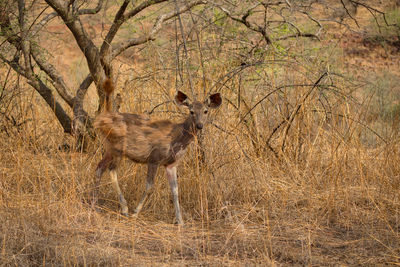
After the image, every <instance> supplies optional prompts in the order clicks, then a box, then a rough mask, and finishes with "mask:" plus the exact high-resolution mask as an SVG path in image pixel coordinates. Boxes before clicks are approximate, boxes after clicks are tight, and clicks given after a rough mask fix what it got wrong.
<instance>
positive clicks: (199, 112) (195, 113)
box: [175, 91, 222, 130]
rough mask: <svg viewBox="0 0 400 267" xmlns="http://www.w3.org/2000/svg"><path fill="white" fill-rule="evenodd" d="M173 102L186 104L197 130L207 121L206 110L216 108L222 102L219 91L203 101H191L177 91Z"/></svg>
mask: <svg viewBox="0 0 400 267" xmlns="http://www.w3.org/2000/svg"><path fill="white" fill-rule="evenodd" d="M175 102H176V103H177V104H178V105H182V106H186V107H188V108H189V111H190V117H191V119H192V122H193V124H194V125H195V126H196V128H197V129H198V130H201V129H203V126H204V124H205V123H206V121H207V117H208V110H209V109H215V108H218V107H219V106H220V105H221V103H222V98H221V95H220V93H216V94H212V95H210V96H209V97H208V98H207V99H206V100H205V101H204V102H199V101H193V102H191V101H190V100H189V98H188V97H187V95H186V94H184V93H182V92H181V91H178V93H177V94H176V96H175Z"/></svg>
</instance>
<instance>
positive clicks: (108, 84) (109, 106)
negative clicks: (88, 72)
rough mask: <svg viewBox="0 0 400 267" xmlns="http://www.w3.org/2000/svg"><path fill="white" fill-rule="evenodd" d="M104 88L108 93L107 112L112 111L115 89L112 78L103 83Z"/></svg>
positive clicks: (105, 104) (106, 99)
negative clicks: (112, 96) (112, 98)
mask: <svg viewBox="0 0 400 267" xmlns="http://www.w3.org/2000/svg"><path fill="white" fill-rule="evenodd" d="M103 89H104V92H105V93H106V98H105V100H104V102H105V103H104V108H105V111H106V112H111V110H112V103H111V99H110V98H111V97H110V96H111V94H112V92H113V91H114V83H113V82H112V81H111V79H110V78H107V79H106V80H105V81H104V83H103Z"/></svg>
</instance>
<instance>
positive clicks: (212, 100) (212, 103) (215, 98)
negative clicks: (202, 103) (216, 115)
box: [206, 93, 222, 108]
mask: <svg viewBox="0 0 400 267" xmlns="http://www.w3.org/2000/svg"><path fill="white" fill-rule="evenodd" d="M221 103H222V98H221V94H220V93H216V94H212V95H210V97H209V98H208V99H207V101H206V104H207V106H208V107H209V108H217V107H219V106H220V105H221Z"/></svg>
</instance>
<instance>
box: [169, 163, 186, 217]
mask: <svg viewBox="0 0 400 267" xmlns="http://www.w3.org/2000/svg"><path fill="white" fill-rule="evenodd" d="M166 171H167V178H168V182H169V186H170V187H171V192H172V196H173V198H174V207H175V217H176V220H177V222H178V224H180V225H183V220H182V214H181V208H180V206H179V197H178V181H177V179H176V166H167V167H166Z"/></svg>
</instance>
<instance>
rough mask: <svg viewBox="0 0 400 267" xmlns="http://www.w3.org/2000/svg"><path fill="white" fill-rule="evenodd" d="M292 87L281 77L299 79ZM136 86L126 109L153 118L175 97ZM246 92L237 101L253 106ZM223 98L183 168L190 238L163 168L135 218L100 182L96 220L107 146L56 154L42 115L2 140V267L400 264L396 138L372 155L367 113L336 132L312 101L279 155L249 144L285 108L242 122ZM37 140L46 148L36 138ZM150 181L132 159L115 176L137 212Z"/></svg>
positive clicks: (339, 123)
mask: <svg viewBox="0 0 400 267" xmlns="http://www.w3.org/2000/svg"><path fill="white" fill-rule="evenodd" d="M287 73H289V72H287ZM290 76H291V74H288V75H287V76H286V77H282V76H281V77H280V78H279V79H281V80H280V81H283V80H285V79H289V80H290V79H291V80H292V81H293V79H299V78H298V77H297V78H293V77H290ZM280 81H277V83H279V82H280ZM296 82H298V83H302V82H303V81H302V80H297V81H296ZM136 86H138V85H137V84H136V83H135V82H132V83H131V85H129V86H127V87H126V88H124V91H123V92H122V93H123V94H124V95H125V97H124V106H123V107H122V109H125V110H130V111H132V112H134V111H140V110H141V111H144V110H149V109H150V108H151V107H152V106H154V105H153V104H154V103H161V102H163V101H165V100H166V98H168V97H172V95H173V91H174V89H173V88H172V89H171V90H170V91H168V92H166V93H165V94H162V93H157V91H152V90H151V89H150V88H151V86H150V85H146V84H144V85H143V84H142V86H147V87H143V88H147V89H146V90H137V89H135V88H137V87H136ZM120 88H122V86H121V87H120ZM309 89H310V87H301V88H297V89H296V90H288V91H286V92H285V94H286V95H285V97H286V98H287V99H290V100H294V102H292V103H296V99H297V100H298V99H301V96H303V95H304V94H305V93H306V91H307V90H309ZM197 90H199V91H201V90H202V88H201V87H200V86H198V88H197ZM254 90H255V91H256V94H255V95H256V96H257V97H258V96H259V95H257V90H260V91H259V93H261V92H264V89H262V88H260V89H257V88H254ZM250 93H251V92H249V91H247V92H244V93H243V95H242V98H244V99H245V100H247V101H249V102H251V101H253V103H254V102H255V99H253V95H251V94H250ZM249 94H250V95H249ZM223 95H224V98H225V102H224V105H223V107H222V108H221V109H220V110H218V111H216V112H215V113H213V114H212V115H211V116H212V118H213V122H212V123H213V124H209V125H208V126H207V128H206V129H205V130H204V134H203V137H204V138H203V140H202V146H203V147H204V149H205V161H204V162H201V161H200V160H199V155H198V153H199V150H198V149H197V147H198V144H199V143H198V141H196V142H195V144H194V145H192V146H191V149H190V151H189V153H188V154H187V155H186V156H185V158H184V159H183V161H182V163H181V164H180V166H179V167H178V176H179V189H180V201H181V206H182V208H183V216H184V220H185V222H186V226H185V227H183V228H179V227H177V226H174V225H173V224H172V222H173V218H174V215H173V205H172V203H171V198H170V192H169V188H168V185H167V183H166V179H165V178H164V175H165V174H164V170H162V169H160V170H159V173H158V175H157V180H156V185H155V191H154V194H153V195H152V196H151V197H150V199H149V201H148V203H147V205H146V206H145V209H144V211H143V213H141V214H140V216H139V217H138V218H129V219H125V218H122V217H120V215H119V207H118V202H117V199H116V195H115V192H114V191H113V189H112V186H110V182H109V179H108V175H105V176H104V177H103V179H102V185H101V188H100V201H99V206H98V209H97V210H94V209H92V208H91V206H90V205H89V203H88V199H89V195H90V194H89V193H90V191H91V189H92V183H93V176H94V169H95V167H96V164H97V162H98V161H99V160H100V158H101V148H100V146H99V145H98V144H97V143H96V144H93V146H92V147H91V148H90V150H89V151H88V152H87V153H76V152H63V151H60V150H59V149H58V146H59V144H60V141H61V140H62V139H63V136H57V135H55V134H53V133H54V132H56V131H57V129H56V128H55V127H56V126H55V125H54V123H53V124H50V123H49V122H48V120H51V118H47V117H46V115H45V114H46V112H43V111H44V110H41V109H40V108H38V109H37V110H34V111H33V112H34V113H36V114H35V116H36V117H37V118H40V119H39V120H37V121H36V123H37V125H34V126H35V127H33V124H28V125H27V126H26V128H25V129H24V131H21V133H20V134H15V135H14V136H13V137H12V138H10V137H7V136H6V135H5V134H3V135H2V138H1V142H0V147H1V151H2V153H1V154H0V155H1V156H0V157H1V160H0V162H1V163H2V164H1V167H0V168H1V169H0V170H1V172H0V173H1V180H0V181H1V182H0V189H1V191H0V192H1V194H0V207H1V208H0V221H1V224H0V225H1V226H0V227H1V231H0V237H1V239H0V241H1V242H0V243H1V252H0V255H1V262H2V265H4V266H11V265H17V266H32V265H132V264H135V265H167V264H168V265H169V264H173V265H220V264H222V265H248V264H250V265H252V264H267V265H280V264H285V265H286V264H290V265H334V264H344V265H376V264H384V263H386V264H398V263H399V262H400V259H399V256H398V255H399V253H400V244H399V240H400V239H399V225H400V224H399V215H400V213H399V208H400V199H399V196H400V190H399V189H400V180H399V173H400V169H399V152H398V137H397V135H395V136H394V137H393V138H391V139H390V140H387V141H388V143H387V144H385V143H383V142H376V143H375V144H374V145H373V146H371V145H370V144H368V143H366V142H365V141H364V140H363V133H364V132H365V131H366V132H369V131H368V129H366V128H365V127H363V126H362V125H360V124H359V123H355V122H354V121H353V120H350V118H354V117H356V116H357V115H359V114H361V113H362V112H363V111H360V110H357V109H355V108H354V107H351V106H350V105H349V104H348V102H347V101H342V102H341V103H337V106H336V107H335V113H340V114H342V115H343V116H342V117H339V116H331V117H329V121H328V120H327V118H325V117H324V116H325V115H326V114H322V113H321V112H315V110H316V107H317V106H318V98H317V97H311V98H309V99H307V100H306V101H305V102H304V103H303V106H302V107H301V109H300V111H299V113H298V115H297V116H298V117H297V118H296V119H295V120H294V122H293V124H292V126H291V128H290V130H289V131H288V134H287V136H286V137H285V138H286V139H285V140H286V141H285V144H286V145H285V150H284V152H279V153H278V157H276V156H275V154H274V153H272V152H271V151H270V150H269V149H268V148H266V149H264V148H265V147H264V146H263V145H262V146H259V147H257V146H255V144H263V141H265V140H262V139H261V138H265V137H266V136H268V133H270V132H271V129H270V128H268V127H269V126H270V125H274V122H275V124H276V121H277V120H278V119H279V118H281V117H279V116H278V115H277V113H276V110H278V109H276V108H274V105H273V104H265V105H264V106H263V107H262V108H260V109H257V110H255V112H254V113H252V116H251V117H250V116H249V117H248V118H247V119H246V122H244V123H239V124H238V122H239V121H240V120H241V117H240V114H242V115H243V114H244V112H245V111H246V110H245V107H243V108H244V111H242V113H240V112H238V111H237V110H236V109H235V108H233V105H231V104H228V103H227V100H230V101H231V102H232V101H234V99H235V97H236V95H235V92H234V91H231V92H230V91H229V90H224V91H223ZM145 97H151V100H148V99H145V100H143V98H145ZM138 100H140V101H138ZM275 100H276V102H275V103H279V99H278V98H277V99H275ZM268 106H269V107H268ZM162 111H164V112H162ZM181 111H182V112H183V110H181ZM174 112H175V113H174ZM179 112H180V111H179V110H178V109H177V108H176V107H175V106H174V105H173V104H168V105H166V106H163V107H162V108H161V109H160V110H159V111H158V114H155V115H154V117H173V118H174V119H179V118H180V117H181V116H180V115H179V114H178V113H179ZM281 112H284V111H282V109H281ZM359 117H360V116H359ZM274 120H275V121H274ZM246 124H247V125H246ZM213 125H217V126H218V128H217V127H214V126H213ZM35 129H36V130H35ZM38 129H41V131H43V132H42V134H43V135H44V136H42V137H36V139H35V134H34V132H35V131H38ZM366 134H367V135H368V134H371V132H369V133H366ZM36 135H37V133H36ZM255 138H256V140H254V139H255ZM257 138H258V139H257ZM283 138H284V131H281V132H280V133H279V134H277V135H275V136H274V138H273V139H272V141H271V144H272V145H273V147H274V148H275V149H276V150H277V151H279V147H280V145H281V143H282V140H283ZM254 141H255V142H254ZM145 171H146V168H145V166H142V165H135V164H131V163H130V162H129V161H128V160H125V161H123V163H122V166H121V168H120V169H119V171H118V173H119V177H120V184H121V186H122V190H123V191H124V193H125V197H126V199H127V201H128V203H129V207H130V209H131V210H132V209H133V208H134V207H135V205H136V203H137V202H138V200H139V198H140V195H141V194H142V192H143V189H144V176H145Z"/></svg>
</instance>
